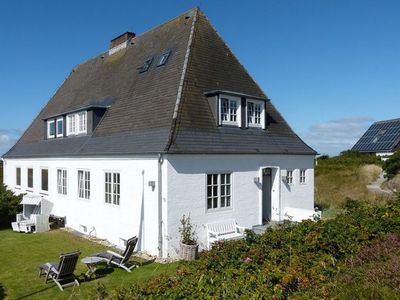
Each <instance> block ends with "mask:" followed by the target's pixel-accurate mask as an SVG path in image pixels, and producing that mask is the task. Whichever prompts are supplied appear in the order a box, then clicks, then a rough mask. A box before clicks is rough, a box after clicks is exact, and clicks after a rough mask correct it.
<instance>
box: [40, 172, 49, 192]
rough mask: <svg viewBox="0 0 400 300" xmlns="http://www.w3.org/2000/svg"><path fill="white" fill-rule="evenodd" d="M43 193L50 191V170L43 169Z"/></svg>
mask: <svg viewBox="0 0 400 300" xmlns="http://www.w3.org/2000/svg"><path fill="white" fill-rule="evenodd" d="M41 175H42V178H41V179H42V186H41V188H42V191H46V192H47V191H48V190H49V170H47V169H42V174H41Z"/></svg>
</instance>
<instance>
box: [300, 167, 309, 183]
mask: <svg viewBox="0 0 400 300" xmlns="http://www.w3.org/2000/svg"><path fill="white" fill-rule="evenodd" d="M299 182H300V184H306V183H307V170H306V169H300V173H299Z"/></svg>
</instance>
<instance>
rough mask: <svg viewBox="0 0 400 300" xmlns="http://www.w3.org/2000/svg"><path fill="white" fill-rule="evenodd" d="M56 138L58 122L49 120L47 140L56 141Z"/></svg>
mask: <svg viewBox="0 0 400 300" xmlns="http://www.w3.org/2000/svg"><path fill="white" fill-rule="evenodd" d="M55 137H56V122H55V121H54V120H47V138H48V139H54V138H55Z"/></svg>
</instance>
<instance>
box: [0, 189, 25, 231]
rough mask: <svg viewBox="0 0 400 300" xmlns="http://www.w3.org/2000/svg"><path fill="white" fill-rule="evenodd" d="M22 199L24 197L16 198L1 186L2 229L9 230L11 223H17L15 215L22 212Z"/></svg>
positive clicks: (0, 210) (0, 218)
mask: <svg viewBox="0 0 400 300" xmlns="http://www.w3.org/2000/svg"><path fill="white" fill-rule="evenodd" d="M21 199H22V196H16V195H15V194H14V193H13V192H11V191H9V190H7V189H6V186H5V185H3V184H2V183H1V184H0V228H9V227H10V226H11V225H10V223H11V222H12V221H15V215H16V214H17V213H18V212H19V211H20V210H21V206H20V205H19V203H20V202H21Z"/></svg>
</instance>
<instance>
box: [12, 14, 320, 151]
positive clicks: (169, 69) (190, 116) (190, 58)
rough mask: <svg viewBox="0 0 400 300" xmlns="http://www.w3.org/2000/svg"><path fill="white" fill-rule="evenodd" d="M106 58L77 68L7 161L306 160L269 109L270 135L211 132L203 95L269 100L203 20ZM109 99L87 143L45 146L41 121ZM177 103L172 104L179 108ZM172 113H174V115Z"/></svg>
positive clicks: (191, 17) (183, 19) (138, 40)
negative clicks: (256, 156) (175, 156)
mask: <svg viewBox="0 0 400 300" xmlns="http://www.w3.org/2000/svg"><path fill="white" fill-rule="evenodd" d="M132 41H133V44H130V45H128V47H127V48H126V49H124V50H121V51H119V52H117V53H116V54H113V55H111V56H109V55H108V53H103V54H100V55H99V56H97V57H95V58H93V59H91V60H89V61H87V62H85V63H83V64H80V65H78V66H77V67H75V68H74V69H73V71H72V72H71V74H70V75H69V76H68V78H67V79H66V80H65V82H64V83H63V84H62V85H61V87H60V88H59V89H58V91H57V92H56V93H55V95H54V96H53V97H52V98H51V99H50V101H49V102H48V103H47V105H46V106H45V107H44V108H43V109H42V111H41V112H40V113H39V115H38V116H37V117H36V119H35V120H34V121H33V122H32V124H31V125H30V127H29V128H28V129H27V130H26V131H25V133H24V134H23V135H22V137H21V138H20V140H19V141H18V142H17V143H16V145H15V146H14V147H13V148H12V149H11V150H10V151H9V152H8V153H6V154H5V157H10V158H11V157H35V156H74V155H88V156H89V155H90V156H91V155H113V154H114V155H115V154H138V153H141V154H145V153H160V152H167V153H249V154H250V153H291V154H311V155H314V154H315V151H314V150H312V149H311V148H310V147H308V146H307V145H306V144H305V143H304V142H303V141H302V140H301V139H300V138H299V137H298V136H297V135H296V134H295V133H294V132H293V131H292V129H291V128H290V127H289V126H288V124H287V123H286V121H285V120H284V119H283V118H282V116H281V115H280V114H279V112H278V111H277V110H276V109H275V108H274V106H273V105H272V103H271V102H270V101H268V102H267V105H266V112H267V114H268V119H269V120H271V122H270V123H269V125H268V128H267V130H261V129H260V130H254V129H240V128H223V127H218V126H217V125H216V124H215V121H214V119H213V115H212V112H211V109H210V107H209V104H208V101H207V98H206V96H205V95H204V93H206V92H209V91H213V90H228V91H232V92H237V93H241V94H248V95H253V96H255V97H259V98H266V95H265V94H264V92H263V91H262V90H261V89H260V88H259V86H258V85H257V84H256V83H255V82H254V80H253V79H252V78H251V76H250V75H249V74H248V73H247V71H246V70H245V69H244V67H243V66H242V65H241V64H240V63H239V62H238V60H237V59H236V58H235V56H234V55H233V54H232V52H231V51H230V49H229V48H228V47H227V46H226V44H225V43H224V42H223V40H222V39H221V38H220V36H219V35H218V33H217V32H216V31H215V29H214V28H213V27H212V26H211V25H210V23H209V22H208V20H207V19H206V17H205V16H204V15H203V13H202V12H201V11H199V10H198V9H192V10H190V11H189V12H186V13H184V14H182V15H180V16H178V17H176V18H175V19H173V20H171V21H168V22H166V23H164V24H162V25H160V26H158V27H156V28H154V29H152V30H149V31H147V32H145V33H143V34H142V35H139V36H137V37H135V38H134V39H133V40H132ZM167 49H171V50H172V52H171V53H172V54H171V56H170V57H169V59H168V62H167V63H166V64H165V65H164V66H161V67H156V62H153V64H152V66H151V67H150V69H149V70H148V71H147V72H145V73H142V74H139V72H138V70H137V69H138V68H139V67H140V66H141V65H142V64H143V63H144V61H145V60H146V58H148V57H150V56H157V55H161V54H162V53H163V52H164V51H165V50H167ZM101 99H112V104H111V106H110V107H109V108H108V109H107V112H106V113H105V115H104V117H103V119H102V120H101V121H100V123H99V125H98V126H97V128H96V129H95V130H94V132H93V133H92V134H91V135H89V136H87V137H72V138H64V139H55V140H44V139H43V136H44V132H43V130H44V126H43V119H46V118H48V117H50V116H54V115H57V114H61V113H65V112H67V111H73V110H75V109H77V108H79V107H89V106H91V105H93V104H94V103H98V102H99V101H100V102H101ZM178 99H179V100H180V101H177V100H178ZM174 110H176V111H175V113H174Z"/></svg>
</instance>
